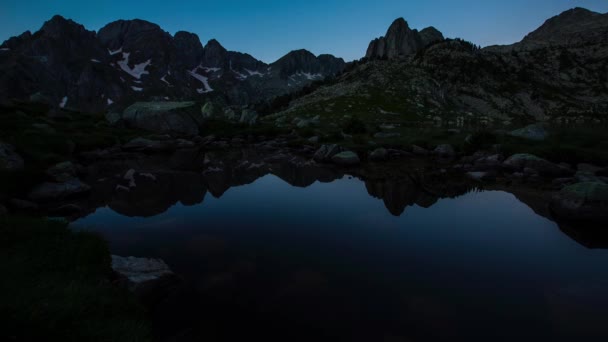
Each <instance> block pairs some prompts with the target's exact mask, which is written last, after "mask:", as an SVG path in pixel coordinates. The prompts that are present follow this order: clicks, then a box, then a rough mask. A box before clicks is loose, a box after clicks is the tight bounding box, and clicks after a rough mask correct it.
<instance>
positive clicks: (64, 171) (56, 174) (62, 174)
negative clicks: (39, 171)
mask: <svg viewBox="0 0 608 342" xmlns="http://www.w3.org/2000/svg"><path fill="white" fill-rule="evenodd" d="M76 171H77V169H76V165H74V164H73V163H72V162H70V161H67V162H63V163H59V164H55V165H54V166H52V167H50V168H49V169H48V170H47V171H46V174H47V175H48V176H49V177H50V178H51V179H52V180H53V181H54V182H59V183H61V182H67V181H68V180H70V179H72V178H75V177H76Z"/></svg>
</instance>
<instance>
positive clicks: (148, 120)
mask: <svg viewBox="0 0 608 342" xmlns="http://www.w3.org/2000/svg"><path fill="white" fill-rule="evenodd" d="M122 119H123V120H124V122H125V124H126V125H127V126H128V127H132V128H138V129H143V130H146V131H150V132H156V133H168V134H176V135H187V136H193V135H197V134H198V132H199V125H201V124H202V121H203V115H202V114H201V110H200V107H199V106H198V105H197V104H196V103H194V102H137V103H135V104H133V105H131V106H130V107H129V108H127V109H125V111H124V113H123V116H122Z"/></svg>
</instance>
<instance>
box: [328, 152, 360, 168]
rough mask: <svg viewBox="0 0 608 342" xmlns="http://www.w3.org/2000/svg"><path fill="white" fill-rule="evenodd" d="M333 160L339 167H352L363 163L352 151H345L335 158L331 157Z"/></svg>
mask: <svg viewBox="0 0 608 342" xmlns="http://www.w3.org/2000/svg"><path fill="white" fill-rule="evenodd" d="M331 160H332V161H333V162H334V163H335V164H338V165H343V166H351V165H357V164H359V163H360V162H361V160H360V159H359V156H358V155H357V154H356V153H355V152H352V151H344V152H340V153H338V154H336V155H334V156H333V157H331Z"/></svg>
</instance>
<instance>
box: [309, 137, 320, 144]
mask: <svg viewBox="0 0 608 342" xmlns="http://www.w3.org/2000/svg"><path fill="white" fill-rule="evenodd" d="M308 142H309V143H311V144H318V143H319V137H318V136H314V137H310V138H309V139H308Z"/></svg>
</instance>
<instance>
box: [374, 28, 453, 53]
mask: <svg viewBox="0 0 608 342" xmlns="http://www.w3.org/2000/svg"><path fill="white" fill-rule="evenodd" d="M438 40H443V34H441V32H439V31H438V30H437V29H435V28H434V27H429V28H426V29H424V30H423V32H418V31H417V30H412V29H411V28H410V27H409V25H408V23H407V21H405V19H403V18H398V19H396V20H395V21H393V23H392V24H391V26H390V27H389V29H388V31H387V32H386V35H385V36H384V37H380V38H376V39H374V40H373V41H372V42H371V43H370V44H369V47H368V49H367V53H366V55H365V57H367V58H372V59H373V58H388V59H398V58H403V57H407V56H411V55H414V54H415V53H416V52H418V51H419V50H420V49H422V48H424V47H425V46H427V45H428V44H430V43H433V42H436V41H438Z"/></svg>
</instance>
